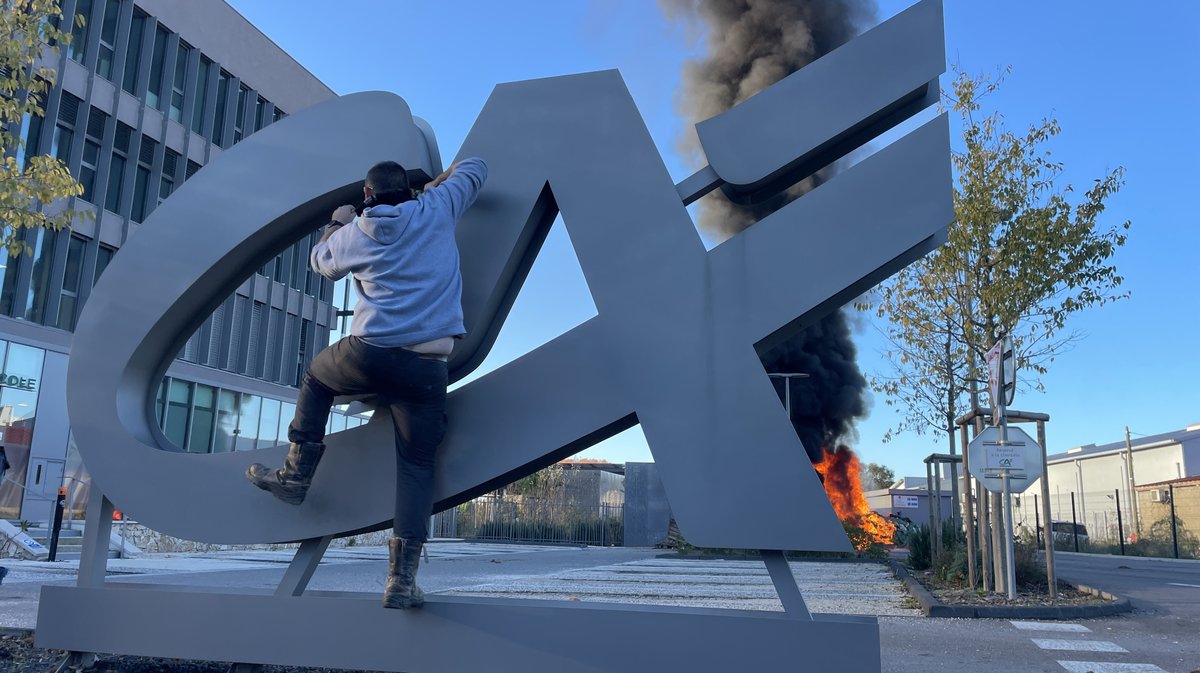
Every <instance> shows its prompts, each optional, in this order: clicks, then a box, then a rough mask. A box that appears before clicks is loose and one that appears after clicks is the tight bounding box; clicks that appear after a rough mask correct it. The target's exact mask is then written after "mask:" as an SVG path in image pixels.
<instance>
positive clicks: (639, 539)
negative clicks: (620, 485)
mask: <svg viewBox="0 0 1200 673" xmlns="http://www.w3.org/2000/svg"><path fill="white" fill-rule="evenodd" d="M622 510H623V511H622V514H623V520H624V529H623V532H622V544H624V545H625V546H626V547H655V546H662V545H665V544H666V542H667V535H668V532H669V531H670V527H671V504H670V502H669V501H668V500H667V493H666V491H664V490H663V486H662V480H660V479H659V478H658V468H657V467H656V466H655V465H654V463H625V505H624V507H623V508H622Z"/></svg>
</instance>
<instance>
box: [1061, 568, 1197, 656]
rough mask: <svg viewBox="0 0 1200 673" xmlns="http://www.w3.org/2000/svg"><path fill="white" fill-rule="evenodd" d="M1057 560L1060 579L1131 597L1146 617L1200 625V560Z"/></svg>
mask: <svg viewBox="0 0 1200 673" xmlns="http://www.w3.org/2000/svg"><path fill="white" fill-rule="evenodd" d="M1054 561H1055V564H1054V568H1055V572H1056V573H1057V574H1058V576H1059V577H1061V578H1063V579H1066V580H1071V581H1074V582H1077V583H1083V584H1087V585H1089V586H1094V587H1097V588H1100V589H1104V590H1105V591H1111V592H1112V593H1115V594H1117V595H1119V596H1124V597H1126V598H1129V599H1130V600H1131V601H1133V604H1134V606H1136V607H1137V608H1138V609H1139V611H1141V612H1142V613H1143V614H1145V615H1155V616H1163V617H1175V618H1179V619H1184V620H1190V621H1191V623H1193V624H1198V625H1200V561H1176V560H1174V559H1150V558H1140V557H1136V556H1104V555H1100V554H1064V553H1061V552H1060V553H1058V554H1055V555H1054ZM1196 633H1197V637H1198V638H1200V627H1197V631H1196Z"/></svg>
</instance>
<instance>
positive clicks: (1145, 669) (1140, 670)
mask: <svg viewBox="0 0 1200 673" xmlns="http://www.w3.org/2000/svg"><path fill="white" fill-rule="evenodd" d="M1058 664H1059V665H1060V666H1062V667H1063V668H1065V669H1067V671H1068V673H1167V672H1166V671H1164V670H1163V669H1161V668H1159V667H1158V666H1155V665H1154V664H1118V663H1115V662H1111V661H1060V662H1058Z"/></svg>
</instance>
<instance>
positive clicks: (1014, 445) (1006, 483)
mask: <svg viewBox="0 0 1200 673" xmlns="http://www.w3.org/2000/svg"><path fill="white" fill-rule="evenodd" d="M1002 431H1003V433H1004V435H1005V436H1004V437H1003V438H1002V437H1001V432H1002ZM967 451H968V453H969V454H970V459H969V461H968V462H969V469H970V472H971V475H972V476H974V477H975V478H976V479H978V480H979V483H980V485H982V486H983V487H984V488H986V489H987V490H988V491H991V492H992V493H1001V494H1003V499H1004V524H1003V525H1004V534H1005V544H1004V548H1005V553H1006V554H1007V558H1008V561H1009V563H1008V572H1007V578H1008V597H1009V598H1015V597H1016V594H1015V591H1016V586H1015V582H1014V575H1015V574H1016V573H1015V569H1014V567H1013V564H1012V557H1013V530H1012V518H1013V517H1012V494H1013V493H1022V492H1024V491H1025V489H1027V488H1029V487H1030V486H1032V485H1033V482H1034V481H1037V479H1038V478H1040V477H1041V476H1042V460H1041V451H1042V447H1041V446H1040V445H1038V443H1037V442H1035V441H1033V438H1031V437H1030V436H1029V435H1027V434H1026V433H1025V431H1024V430H1021V429H1020V428H1016V427H1013V428H1008V427H1000V428H987V429H986V430H984V431H983V432H981V433H980V434H979V436H977V437H976V438H975V439H974V440H972V441H971V444H970V445H969V446H968V447H967Z"/></svg>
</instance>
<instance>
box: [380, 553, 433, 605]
mask: <svg viewBox="0 0 1200 673" xmlns="http://www.w3.org/2000/svg"><path fill="white" fill-rule="evenodd" d="M423 544H424V543H423V542H421V541H420V540H405V539H403V538H398V537H394V538H392V539H390V540H388V580H387V588H386V589H384V590H383V607H385V608H398V609H401V610H403V609H405V608H417V607H420V606H421V605H422V604H423V603H424V602H425V592H423V591H421V587H419V586H417V566H418V565H420V563H421V546H422V545H423Z"/></svg>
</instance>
